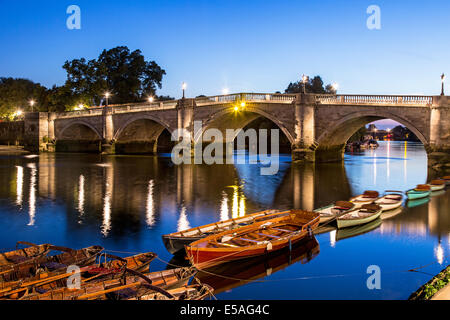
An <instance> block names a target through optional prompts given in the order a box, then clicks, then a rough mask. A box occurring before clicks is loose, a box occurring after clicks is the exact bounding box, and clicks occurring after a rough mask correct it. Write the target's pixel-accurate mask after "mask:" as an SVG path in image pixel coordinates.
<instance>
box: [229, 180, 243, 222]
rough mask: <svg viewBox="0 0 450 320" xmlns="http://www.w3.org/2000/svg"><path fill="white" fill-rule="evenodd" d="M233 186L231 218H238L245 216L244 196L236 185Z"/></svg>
mask: <svg viewBox="0 0 450 320" xmlns="http://www.w3.org/2000/svg"><path fill="white" fill-rule="evenodd" d="M232 188H233V203H232V207H231V211H232V218H233V219H234V218H239V217H243V216H245V196H244V194H243V193H242V192H240V190H239V187H238V186H232Z"/></svg>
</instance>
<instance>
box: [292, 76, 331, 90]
mask: <svg viewBox="0 0 450 320" xmlns="http://www.w3.org/2000/svg"><path fill="white" fill-rule="evenodd" d="M305 91H306V93H329V94H336V90H335V89H334V88H333V86H332V85H331V84H328V85H327V86H326V87H324V86H323V80H322V78H321V77H320V76H315V77H314V78H312V79H311V78H308V81H307V82H306V83H305ZM284 92H285V93H302V92H303V82H302V80H299V81H297V82H294V83H292V82H291V83H289V85H288V87H287V88H286V90H285V91H284Z"/></svg>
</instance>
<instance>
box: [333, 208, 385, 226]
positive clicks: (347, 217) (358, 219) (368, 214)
mask: <svg viewBox="0 0 450 320" xmlns="http://www.w3.org/2000/svg"><path fill="white" fill-rule="evenodd" d="M380 214H381V207H380V206H379V205H376V204H364V205H363V206H362V207H361V208H359V209H356V210H353V211H351V212H349V213H346V214H344V215H342V216H340V217H339V218H337V227H338V229H342V228H348V227H353V226H357V225H360V224H365V223H369V222H371V221H373V220H376V219H377V218H379V217H380Z"/></svg>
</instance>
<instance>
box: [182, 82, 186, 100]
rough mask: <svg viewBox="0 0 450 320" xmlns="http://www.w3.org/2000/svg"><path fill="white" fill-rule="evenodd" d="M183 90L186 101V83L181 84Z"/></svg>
mask: <svg viewBox="0 0 450 320" xmlns="http://www.w3.org/2000/svg"><path fill="white" fill-rule="evenodd" d="M181 89H182V90H183V99H184V91H185V90H186V82H183V83H182V84H181Z"/></svg>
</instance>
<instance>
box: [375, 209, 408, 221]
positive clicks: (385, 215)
mask: <svg viewBox="0 0 450 320" xmlns="http://www.w3.org/2000/svg"><path fill="white" fill-rule="evenodd" d="M403 209H404V208H403V207H399V208H396V209H393V210H389V211H384V212H382V213H381V215H380V218H381V220H387V219H391V218H393V217H395V216H397V215H399V214H400V213H402V212H403Z"/></svg>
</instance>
